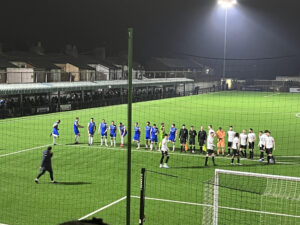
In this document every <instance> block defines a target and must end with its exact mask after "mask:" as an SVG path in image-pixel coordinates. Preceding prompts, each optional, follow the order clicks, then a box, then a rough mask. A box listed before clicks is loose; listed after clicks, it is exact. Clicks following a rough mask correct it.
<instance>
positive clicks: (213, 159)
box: [211, 156, 216, 165]
mask: <svg viewBox="0 0 300 225" xmlns="http://www.w3.org/2000/svg"><path fill="white" fill-rule="evenodd" d="M211 159H212V161H213V164H214V165H215V164H216V163H215V157H214V156H213V157H212V158H211Z"/></svg>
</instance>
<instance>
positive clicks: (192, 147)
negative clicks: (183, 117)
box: [189, 126, 197, 153]
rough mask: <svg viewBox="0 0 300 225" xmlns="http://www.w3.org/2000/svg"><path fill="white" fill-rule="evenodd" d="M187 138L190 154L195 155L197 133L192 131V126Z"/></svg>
mask: <svg viewBox="0 0 300 225" xmlns="http://www.w3.org/2000/svg"><path fill="white" fill-rule="evenodd" d="M189 137H190V140H189V144H190V150H191V153H195V150H196V149H195V144H196V137H197V132H196V131H195V130H194V126H191V129H190V131H189Z"/></svg>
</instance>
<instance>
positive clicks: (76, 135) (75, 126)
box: [73, 117, 83, 144]
mask: <svg viewBox="0 0 300 225" xmlns="http://www.w3.org/2000/svg"><path fill="white" fill-rule="evenodd" d="M79 128H83V126H81V125H79V117H76V118H75V121H74V125H73V129H74V134H75V144H78V140H79V137H80V132H79Z"/></svg>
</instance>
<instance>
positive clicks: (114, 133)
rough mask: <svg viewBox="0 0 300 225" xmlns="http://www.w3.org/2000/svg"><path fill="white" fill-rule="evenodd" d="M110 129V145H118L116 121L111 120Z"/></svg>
mask: <svg viewBox="0 0 300 225" xmlns="http://www.w3.org/2000/svg"><path fill="white" fill-rule="evenodd" d="M109 131H110V134H109V135H110V146H111V147H112V146H114V147H116V137H117V126H116V125H115V121H111V125H110V126H109Z"/></svg>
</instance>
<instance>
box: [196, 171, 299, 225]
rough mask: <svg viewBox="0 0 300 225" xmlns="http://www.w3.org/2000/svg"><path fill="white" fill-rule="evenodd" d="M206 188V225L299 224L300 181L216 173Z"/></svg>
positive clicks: (283, 177)
mask: <svg viewBox="0 0 300 225" xmlns="http://www.w3.org/2000/svg"><path fill="white" fill-rule="evenodd" d="M203 187H204V198H203V203H204V206H203V218H202V224H203V225H210V224H213V225H217V224H229V223H230V224H285V225H286V224H287V225H289V224H300V178H299V177H289V176H278V175H269V174H260V173H251V172H240V171H231V170H222V169H216V170H215V176H214V179H212V180H209V181H207V182H206V183H205V184H204V186H203Z"/></svg>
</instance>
